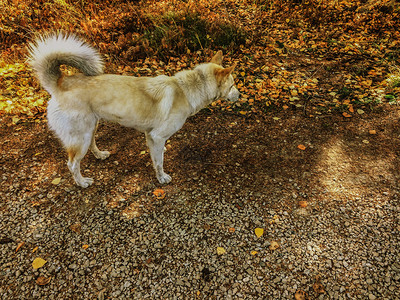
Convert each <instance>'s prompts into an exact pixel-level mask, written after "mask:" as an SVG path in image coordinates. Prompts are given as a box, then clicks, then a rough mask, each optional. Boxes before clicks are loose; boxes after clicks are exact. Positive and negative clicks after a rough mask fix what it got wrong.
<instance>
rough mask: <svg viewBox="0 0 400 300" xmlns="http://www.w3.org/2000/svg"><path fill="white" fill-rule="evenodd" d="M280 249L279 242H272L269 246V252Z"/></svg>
mask: <svg viewBox="0 0 400 300" xmlns="http://www.w3.org/2000/svg"><path fill="white" fill-rule="evenodd" d="M278 248H279V244H278V242H275V241H272V242H271V245H269V250H276V249H278Z"/></svg>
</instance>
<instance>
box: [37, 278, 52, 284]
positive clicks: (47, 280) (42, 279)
mask: <svg viewBox="0 0 400 300" xmlns="http://www.w3.org/2000/svg"><path fill="white" fill-rule="evenodd" d="M50 281H51V277H47V278H46V277H44V276H39V277H38V278H37V279H36V284H38V285H46V284H48V283H49V282H50Z"/></svg>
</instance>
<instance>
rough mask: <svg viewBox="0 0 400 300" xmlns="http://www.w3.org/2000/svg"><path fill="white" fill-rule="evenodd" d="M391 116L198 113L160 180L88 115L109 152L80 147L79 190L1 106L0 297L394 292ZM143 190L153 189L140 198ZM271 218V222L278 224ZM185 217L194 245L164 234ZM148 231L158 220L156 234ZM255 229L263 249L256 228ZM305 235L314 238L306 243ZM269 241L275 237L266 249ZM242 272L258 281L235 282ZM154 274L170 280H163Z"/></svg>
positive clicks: (129, 139) (131, 141) (34, 130)
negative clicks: (82, 179) (159, 194)
mask: <svg viewBox="0 0 400 300" xmlns="http://www.w3.org/2000/svg"><path fill="white" fill-rule="evenodd" d="M399 116H400V115H399V110H398V107H396V106H381V107H376V109H375V111H374V112H372V113H368V114H364V115H362V116H359V117H358V118H351V119H349V118H344V117H342V116H324V117H320V118H307V117H305V116H304V115H303V112H302V110H299V111H294V110H293V111H282V112H277V111H271V112H270V113H267V114H264V115H255V116H251V117H244V116H241V115H235V114H232V113H227V112H221V111H214V112H211V111H210V110H208V109H206V110H203V111H201V112H200V113H199V114H197V115H196V116H194V117H191V118H189V120H188V121H187V123H186V124H185V125H184V127H183V128H182V129H181V130H180V131H179V132H178V133H177V134H175V135H174V136H173V137H171V139H170V141H169V142H168V143H167V145H166V148H167V151H166V154H165V158H166V159H165V170H166V172H169V174H170V175H172V178H173V181H172V182H171V183H170V184H168V185H166V186H160V185H159V184H158V182H157V180H156V178H155V176H154V172H153V169H152V165H151V161H150V157H149V154H148V150H147V148H146V146H145V140H144V136H143V135H142V134H141V133H139V132H137V131H135V130H133V129H128V128H123V127H121V126H119V125H116V124H110V123H101V124H100V126H99V130H98V133H97V144H98V146H99V148H100V149H107V150H109V151H110V152H111V156H110V157H109V158H108V159H107V160H105V161H99V160H96V159H95V158H94V156H93V155H92V154H91V153H88V154H87V155H86V157H85V158H84V160H83V161H82V170H83V173H84V174H85V175H86V176H91V177H93V178H94V179H95V182H94V184H93V185H92V186H90V187H89V188H87V189H82V188H79V187H77V186H76V185H75V184H74V182H73V180H72V177H71V175H70V173H69V171H68V168H67V166H66V154H65V152H64V150H63V149H62V147H61V146H60V143H59V142H58V141H57V139H56V138H55V137H54V136H53V134H52V133H51V132H50V131H49V130H48V128H47V124H46V122H45V120H44V119H43V120H41V121H39V122H25V123H24V122H21V123H17V124H16V125H14V124H13V121H12V118H11V117H4V116H3V117H2V118H1V122H0V123H1V127H0V140H1V141H2V143H1V148H0V178H1V187H0V198H1V199H2V201H1V202H0V213H1V214H3V215H4V216H5V219H3V220H2V221H1V222H0V228H1V235H0V241H1V248H0V249H2V250H1V251H2V253H3V254H4V257H3V258H2V261H1V263H2V271H1V272H2V273H1V275H2V280H1V281H0V282H1V284H0V289H1V291H2V292H3V293H4V295H6V294H7V295H8V296H7V297H9V299H18V297H19V296H21V295H25V296H26V297H39V298H40V297H46V298H47V297H50V296H51V297H53V298H54V297H59V296H60V295H63V296H65V297H69V298H71V299H79V298H80V297H82V295H83V294H82V293H85V297H87V298H98V299H104V297H105V296H106V297H108V298H111V299H122V298H126V299H129V298H131V299H133V298H135V299H139V298H143V297H147V296H149V297H151V296H150V295H153V297H161V296H162V297H163V298H166V299H169V298H174V297H175V298H179V299H181V298H182V299H183V298H185V297H190V298H191V299H195V298H198V299H218V298H219V297H225V296H229V297H234V298H235V299H236V298H237V299H241V298H243V297H244V298H243V299H272V298H274V299H278V298H279V299H293V297H294V295H295V292H296V290H297V292H296V295H297V294H298V293H300V294H301V293H303V290H305V291H306V292H305V293H306V297H305V298H296V299H317V298H318V299H347V298H350V299H355V298H357V297H358V298H359V299H365V298H366V297H367V298H368V297H369V299H379V297H382V298H381V299H396V298H393V297H394V295H395V293H396V292H395V291H396V285H397V284H398V281H399V279H400V277H399V276H398V273H397V272H398V271H399V270H400V269H398V267H396V263H395V262H396V261H397V258H396V256H397V255H398V252H397V250H396V248H397V246H396V245H397V239H398V237H397V235H398V232H399V230H400V225H399V222H398V218H397V219H396V216H395V212H394V211H393V212H392V211H391V210H396V209H398V208H397V207H398V199H399V192H400V187H399V183H398V178H399V177H400V174H399V170H400V168H399V167H400V166H399V163H400V160H399V150H400V128H399V126H398V119H399ZM299 145H303V146H304V147H301V146H300V148H302V149H300V148H299ZM304 148H305V149H304ZM303 149H304V150H303ZM156 188H162V189H164V191H165V198H163V199H157V198H156V197H155V196H154V195H153V191H154V190H155V189H156ZM304 201H305V202H304ZM304 206H306V207H304ZM226 208H228V209H229V210H227V211H220V210H224V209H226ZM99 212H101V214H100V215H106V217H104V218H105V219H103V217H99ZM110 216H112V217H111V218H110ZM275 217H279V218H281V219H283V222H282V223H281V225H278V227H276V228H275V225H276V224H275V225H274V223H275V222H276V223H278V221H279V219H276V218H275ZM32 218H34V219H32ZM161 219H162V220H161ZM179 220H180V221H179ZM307 220H309V221H310V222H311V223H310V222H308V221H307ZM187 222H189V223H190V222H194V223H193V227H190V228H189V229H190V234H189V233H188V234H187V235H186V236H187V238H188V239H189V241H190V240H191V239H197V237H198V243H199V244H194V245H192V244H191V243H190V242H188V241H186V237H185V238H183V240H182V239H179V241H178V242H175V244H174V242H173V236H174V234H178V233H175V231H176V232H178V231H181V230H184V229H185V228H186V226H189V225H187V224H186V223H187ZM45 223H46V224H47V225H45V226H44V225H43V224H45ZM189 223H188V224H189ZM157 224H159V225H157ZM160 224H162V225H160ZM190 224H191V223H190ZM231 224H233V225H231ZM264 224H265V225H264ZM365 224H366V225H365ZM374 224H375V225H374ZM40 226H44V227H40ZM143 226H144V228H143ZM157 226H162V228H163V229H162V232H161V233H159V234H158V235H157V236H154V233H152V231H154V230H158V229H157V228H158V227H157ZM232 226H234V227H232ZM260 226H261V227H264V226H265V228H266V229H265V230H266V233H265V234H264V235H265V238H264V239H265V243H264V244H263V243H262V242H260V240H257V239H256V236H255V235H254V228H256V227H260ZM365 226H370V227H365ZM81 227H82V232H83V233H80V231H81ZM319 227H321V228H319ZM235 228H236V233H237V234H236V233H235V234H233V233H232V232H234V231H235ZM369 228H372V230H373V231H369V230H370V229H369ZM189 229H187V230H189ZM364 229H365V230H366V231H365V230H364ZM363 230H364V231H363ZM380 230H383V231H381V233H379V232H380ZM42 231H43V233H41V232H42ZM355 232H356V236H354V233H355ZM357 232H359V233H357ZM88 234H90V235H93V240H91V239H89V240H90V241H89V242H88V245H86V246H85V245H84V246H82V247H89V248H88V250H87V251H86V250H84V249H86V248H84V249H82V247H81V244H82V242H83V240H85V236H86V235H88ZM103 234H106V236H107V239H106V241H108V242H104V243H105V244H102V243H103V242H101V241H102V237H103ZM371 234H372V235H371ZM382 234H383V235H382ZM147 236H148V238H147V239H145V237H147ZM201 236H203V237H201ZM142 237H143V238H142ZM103 238H105V237H103ZM315 238H316V239H317V240H319V241H320V244H318V245H317V244H314V242H307V241H308V240H309V239H311V240H314V239H315ZM99 239H100V244H99ZM121 239H122V241H123V242H122V244H123V245H125V246H123V248H120V247H121V246H119V245H120V244H119V243H118V241H120V243H121ZM204 239H205V240H204ZM270 239H271V240H276V241H277V242H278V243H282V245H281V248H279V249H278V250H272V251H271V245H272V243H273V242H271V241H269V240H270ZM21 242H24V246H23V247H22V248H21V250H18V249H17V250H15V249H16V247H17V245H19V244H20V243H21ZM164 244H165V246H164ZM231 244H232V245H233V246H229V247H228V246H226V247H227V248H226V249H227V250H223V251H227V252H228V253H226V254H217V253H215V250H214V249H215V248H216V246H217V245H231ZM303 244H304V245H303ZM202 245H203V246H202ZM243 245H247V246H243ZM268 245H269V246H268ZM376 245H380V246H379V247H381V248H379V249H380V250H376V247H377V246H376ZM65 247H69V248H65ZM204 247H205V248H204ZM214 247H215V248H214ZM268 247H269V250H268ZM38 248H39V250H37V249H38ZM75 248H77V250H74V249H75ZM303 248H304V249H303ZM120 249H122V250H120ZM222 249H224V248H222ZM254 249H259V250H257V251H251V253H253V254H249V253H250V250H254ZM316 249H317V250H318V251H319V252H315V251H317V250H316ZM324 249H325V250H324ZM303 250H304V251H305V252H304V253H303ZM36 251H37V254H36ZM137 251H139V252H137ZM143 251H144V252H143ZM321 251H322V252H321ZM370 251H372V252H370ZM375 251H376V252H375ZM84 252H87V254H84ZM140 253H142V254H140ZM257 253H258V254H257ZM302 253H303V254H302ZM316 253H328V255H331V256H332V260H330V259H326V258H324V257H320V258H315V255H316ZM342 253H343V254H342ZM368 253H372V254H368ZM39 254H40V255H41V256H42V257H45V258H46V259H47V260H48V261H49V263H48V264H47V265H45V266H44V267H43V268H41V269H39V271H37V270H34V269H32V266H31V262H32V260H33V259H34V257H35V256H37V255H39ZM82 255H84V256H83V257H82ZM160 255H161V256H160ZM196 255H197V256H196ZM318 255H319V254H318ZM343 255H345V256H343ZM370 255H373V256H372V257H373V258H374V259H375V258H376V259H377V260H378V261H377V262H375V260H372V258H370ZM223 256H225V258H224V257H223ZM179 257H183V258H179ZM343 257H345V258H344V259H345V260H343ZM162 258H163V259H162ZM121 259H123V260H124V261H126V262H129V263H127V264H126V265H125V267H123V268H125V269H124V270H127V271H126V272H125V273H123V271H121V270H122V269H120V268H119V267H117V263H118V262H119V261H120V260H121ZM282 259H283V261H282ZM310 259H311V260H310ZM225 260H229V261H225ZM89 261H90V265H89ZM92 261H93V266H92ZM370 262H371V263H370ZM110 264H111V267H109V266H110ZM248 264H250V265H248ZM349 264H350V266H349ZM393 264H394V265H393ZM153 265H155V266H159V267H160V269H154V268H151V266H153ZM304 265H305V266H304ZM113 266H114V268H115V269H113V270H114V271H110V270H111V269H110V268H113ZM183 266H185V271H183V270H182V267H183ZM233 266H235V267H234V268H232V267H233ZM245 266H246V267H245ZM307 266H308V267H307ZM368 266H369V267H368ZM391 266H393V267H392V269H393V270H392V269H391ZM250 267H251V268H253V267H254V270H255V273H254V274H257V277H253V281H251V280H250V282H249V281H248V280H249V279H248V278H247V277H246V276H248V274H252V273H253V271H252V270H253V269H251V270H250V269H246V268H250ZM121 268H122V267H121ZM186 268H187V269H186ZM365 268H367V269H365ZM152 270H158V271H152ZM210 270H211V271H210ZM310 270H311V274H310ZM151 272H153V273H151ZM182 272H183V273H182ZM142 273H143V274H145V275H144V276H143V275H142ZM110 274H111V275H110ZM146 274H147V275H146ZM179 274H183V275H179ZM204 274H206V275H204ZM385 274H386V275H385ZM277 275H278V276H277ZM115 276H116V278H115ZM227 276H228V277H227ZM254 276H255V275H254ZM276 276H277V277H276ZM282 276H284V277H282ZM348 276H350V277H349V278H351V279H350V281H348V279H347V278H348ZM385 276H386V277H385ZM74 278H75V279H74ZM82 278H84V279H83V281H82ZM224 278H225V279H224ZM226 278H230V279H229V280H228V279H226ZM243 278H244V279H243ZM285 278H286V279H285ZM320 278H322V279H320ZM366 278H368V279H367V280H366ZM370 278H372V279H370ZM124 280H126V281H124ZM168 280H171V281H172V283H173V284H172V285H171V284H166V285H163V282H168ZM280 280H282V282H280ZM75 281H76V282H75ZM124 282H125V283H124ZM132 282H133V283H132ZM313 282H314V284H313ZM370 282H374V283H373V284H370ZM77 284H78V287H77ZM131 284H133V285H132V286H130V285H131ZM164 284H165V283H164ZM185 284H186V286H184V285H185ZM316 284H317V286H318V287H319V286H320V287H321V288H318V289H317V288H316ZM338 284H339V286H338ZM42 285H45V286H44V287H43V286H42ZM72 287H74V288H72ZM339 292H340V294H339ZM343 293H346V295H347V297H345V296H344V294H343ZM18 295H19V296H18ZM79 295H80V296H79ZM155 295H158V296H155ZM183 295H186V296H183ZM187 295H189V296H187ZM308 295H310V298H308ZM25 296H24V297H25ZM121 297H122V298H121ZM257 297H258V298H257ZM376 297H378V298H376ZM49 299H50V298H49Z"/></svg>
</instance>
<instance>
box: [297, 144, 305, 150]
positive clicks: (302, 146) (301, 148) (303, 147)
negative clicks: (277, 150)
mask: <svg viewBox="0 0 400 300" xmlns="http://www.w3.org/2000/svg"><path fill="white" fill-rule="evenodd" d="M297 148H299V149H300V150H306V146H304V145H298V146H297Z"/></svg>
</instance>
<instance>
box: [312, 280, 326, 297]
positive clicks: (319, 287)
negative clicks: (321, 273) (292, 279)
mask: <svg viewBox="0 0 400 300" xmlns="http://www.w3.org/2000/svg"><path fill="white" fill-rule="evenodd" d="M313 290H314V292H316V293H317V294H324V293H325V289H324V286H323V285H322V284H321V283H320V282H319V281H317V282H315V283H314V284H313Z"/></svg>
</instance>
